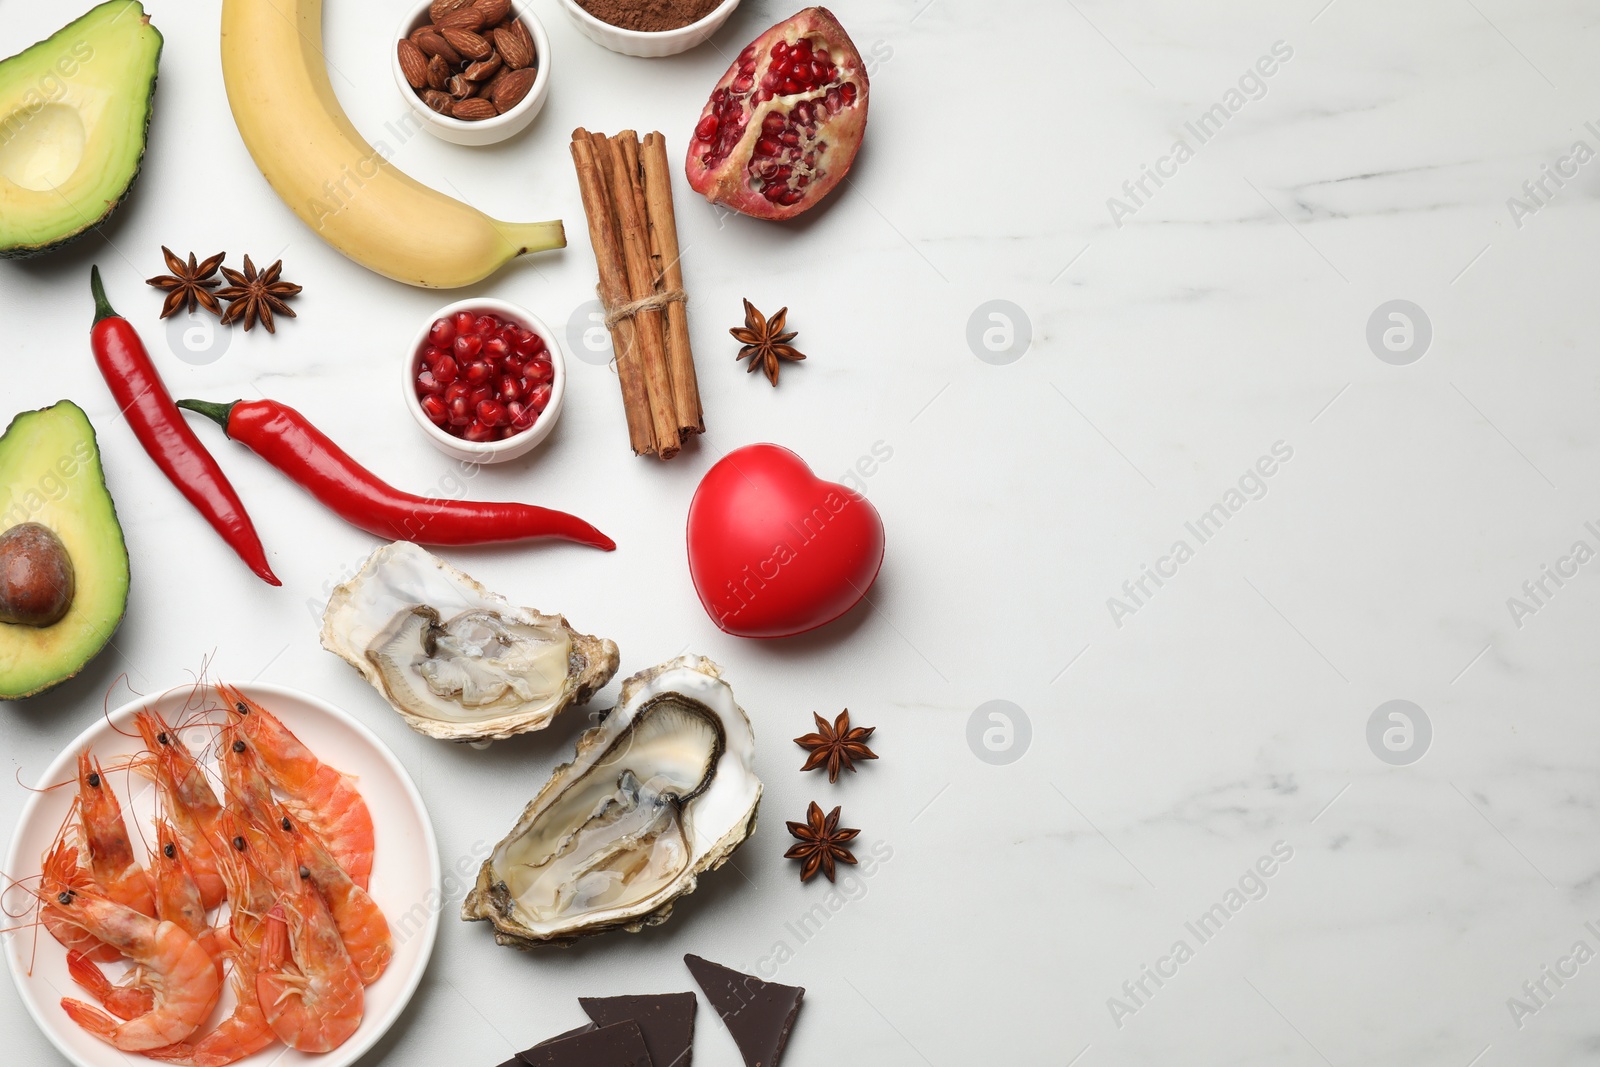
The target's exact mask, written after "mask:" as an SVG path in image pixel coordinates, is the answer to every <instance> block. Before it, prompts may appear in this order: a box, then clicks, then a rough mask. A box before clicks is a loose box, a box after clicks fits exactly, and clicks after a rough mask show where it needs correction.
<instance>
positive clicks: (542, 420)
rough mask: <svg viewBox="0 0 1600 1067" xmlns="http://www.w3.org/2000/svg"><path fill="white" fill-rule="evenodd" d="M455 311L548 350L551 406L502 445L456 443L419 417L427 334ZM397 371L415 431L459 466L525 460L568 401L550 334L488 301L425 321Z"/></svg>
mask: <svg viewBox="0 0 1600 1067" xmlns="http://www.w3.org/2000/svg"><path fill="white" fill-rule="evenodd" d="M458 311H470V312H473V313H474V314H478V315H482V314H485V313H487V314H491V315H498V316H500V317H501V318H502V319H506V320H508V321H510V322H514V323H516V324H517V325H518V326H521V327H522V328H523V329H526V330H532V331H533V332H534V333H536V334H538V335H539V336H540V337H542V338H544V345H545V347H546V348H548V349H549V350H550V364H551V366H552V367H553V368H554V370H555V376H554V377H553V378H551V380H550V403H549V405H548V406H546V407H545V409H544V411H543V412H542V413H541V414H540V415H539V418H538V420H537V421H535V422H534V424H533V425H532V426H530V427H528V428H527V429H526V430H523V431H522V432H521V433H519V434H516V435H514V436H512V437H507V438H506V439H505V440H503V441H468V440H465V439H463V438H460V437H456V436H455V435H453V434H449V433H446V432H445V431H444V430H441V429H440V428H439V427H437V426H435V425H434V424H433V422H432V420H430V419H429V418H428V416H427V415H425V414H423V412H422V401H421V399H420V398H419V397H418V396H417V372H418V371H419V370H421V369H422V351H423V349H425V348H427V347H428V331H429V330H430V329H432V328H433V324H434V322H435V321H436V320H438V319H443V318H448V317H449V316H451V315H454V314H455V313H456V312H458ZM400 369H401V370H402V371H403V374H402V376H401V381H400V388H401V391H402V393H403V394H404V397H403V398H404V400H405V405H406V410H407V411H409V412H411V417H412V418H413V419H416V420H417V425H418V426H420V427H421V428H422V432H423V434H424V435H425V436H426V437H427V438H428V441H429V442H430V443H431V444H432V445H433V447H435V448H437V449H438V450H439V451H441V452H443V453H444V454H445V455H447V456H450V457H452V458H454V459H459V460H461V461H462V462H463V463H504V462H505V461H506V460H509V459H516V458H517V457H518V456H525V455H527V454H528V453H529V452H531V451H533V449H534V448H536V447H537V446H538V445H539V443H540V442H542V441H543V440H544V439H545V438H546V437H549V436H550V431H551V430H554V429H555V428H556V420H557V419H559V418H560V417H561V405H562V403H563V402H564V401H565V400H566V396H567V361H566V357H565V356H564V355H563V354H562V352H561V344H560V342H559V341H557V340H556V335H555V333H554V331H552V330H551V329H550V327H548V326H546V325H545V324H544V322H543V321H542V320H541V319H540V318H539V317H538V316H537V315H535V314H533V312H531V311H529V310H528V309H527V308H525V307H522V306H520V305H518V304H513V303H511V302H509V301H506V300H496V299H494V298H493V297H487V296H483V297H477V298H475V299H472V300H458V301H456V302H455V303H454V304H447V305H445V306H444V307H442V308H440V309H439V310H438V311H435V312H434V313H433V314H432V315H429V316H428V321H427V322H425V323H423V324H422V329H420V330H418V331H417V336H416V339H415V340H413V341H412V342H411V348H410V350H409V351H408V352H407V354H406V358H405V360H404V361H403V362H402V363H401V365H400Z"/></svg>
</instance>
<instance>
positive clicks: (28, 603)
mask: <svg viewBox="0 0 1600 1067" xmlns="http://www.w3.org/2000/svg"><path fill="white" fill-rule="evenodd" d="M76 592H77V582H76V578H75V576H74V573H73V568H72V557H71V556H69V555H68V554H67V546H66V545H64V544H62V543H61V538H59V537H57V536H56V534H55V531H54V530H51V529H50V528H49V527H48V526H42V525H40V524H39V523H37V522H25V523H22V524H21V525H18V526H13V527H11V529H9V530H7V531H6V532H5V533H3V534H0V623H9V624H11V625H13V626H40V627H42V626H53V625H55V624H56V623H58V622H60V621H61V620H62V619H63V618H65V617H66V614H67V612H68V611H69V610H70V609H71V608H72V598H73V596H74V594H75V593H76Z"/></svg>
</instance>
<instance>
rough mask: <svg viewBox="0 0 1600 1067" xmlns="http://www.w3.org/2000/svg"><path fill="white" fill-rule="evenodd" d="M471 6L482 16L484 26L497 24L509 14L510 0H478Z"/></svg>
mask: <svg viewBox="0 0 1600 1067" xmlns="http://www.w3.org/2000/svg"><path fill="white" fill-rule="evenodd" d="M472 6H473V7H475V8H477V10H478V13H479V14H480V15H482V16H483V24H484V25H485V26H498V25H500V23H501V22H502V21H503V20H504V19H505V17H506V16H507V15H509V14H511V0H478V2H477V3H475V4H473V5H472Z"/></svg>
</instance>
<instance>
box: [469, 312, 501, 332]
mask: <svg viewBox="0 0 1600 1067" xmlns="http://www.w3.org/2000/svg"><path fill="white" fill-rule="evenodd" d="M499 327H500V320H499V319H497V318H495V317H494V316H493V315H479V316H478V321H477V322H476V323H475V324H474V327H473V328H474V332H476V333H477V335H478V336H479V337H490V336H493V334H494V331H495V330H497V329H499Z"/></svg>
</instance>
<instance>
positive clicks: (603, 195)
mask: <svg viewBox="0 0 1600 1067" xmlns="http://www.w3.org/2000/svg"><path fill="white" fill-rule="evenodd" d="M595 137H597V138H598V139H599V140H598V143H599V145H602V146H603V145H604V144H605V139H604V136H603V135H595ZM603 151H604V154H598V153H597V151H596V140H595V139H594V138H591V136H590V135H589V133H588V132H587V131H586V130H584V129H582V128H579V129H578V130H576V131H574V132H573V135H572V160H573V163H574V165H575V166H576V167H577V171H578V187H579V190H580V191H581V193H582V196H583V211H584V215H585V216H587V218H588V220H589V240H590V243H591V244H593V245H594V258H595V263H596V265H597V266H598V268H599V272H600V286H599V290H600V304H601V307H602V308H605V309H609V308H613V307H621V306H622V305H624V304H626V303H628V301H629V300H630V299H631V298H630V296H629V293H630V289H629V284H628V275H627V268H626V266H625V265H624V261H623V251H622V246H621V242H620V240H619V237H618V232H617V225H616V220H615V216H614V214H613V212H612V209H611V196H610V193H609V182H608V181H607V179H606V170H607V169H608V168H607V166H606V164H609V162H610V152H609V151H608V150H603ZM610 330H611V346H612V348H613V350H614V351H615V353H616V361H617V381H618V382H619V383H620V384H621V386H622V407H623V411H624V414H625V415H626V417H627V420H628V443H629V445H630V446H631V447H632V448H633V452H634V455H639V456H646V455H655V454H656V452H657V448H656V437H655V431H654V424H653V420H652V418H651V408H650V401H649V397H648V393H647V390H646V387H645V381H644V374H643V371H642V369H641V367H640V357H639V353H638V351H637V350H636V347H637V346H636V337H635V334H636V324H635V322H634V320H633V319H632V318H623V319H618V320H617V321H616V323H615V324H614V325H612V326H611V327H610ZM675 450H676V449H674V451H675Z"/></svg>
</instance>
